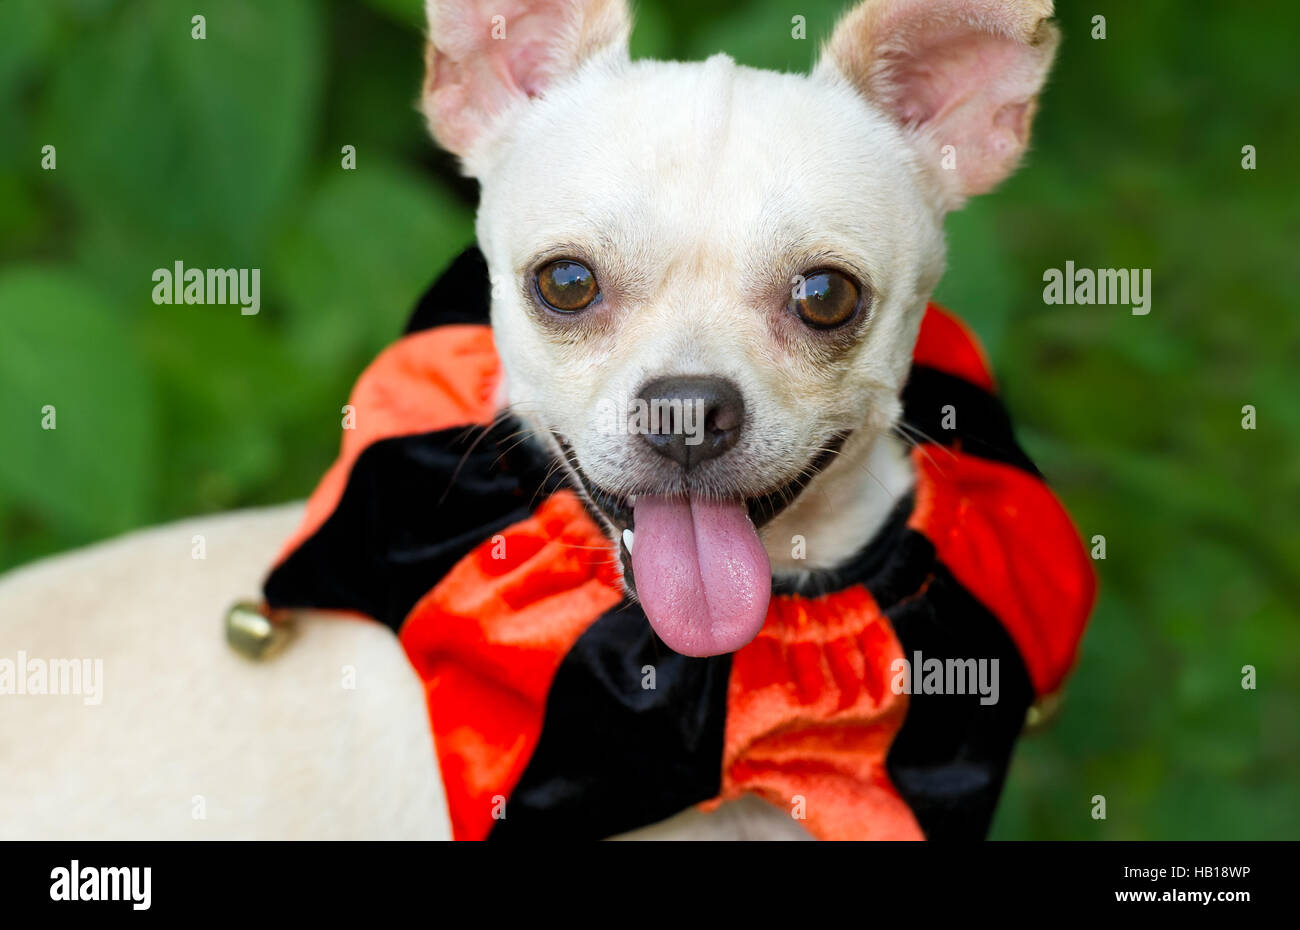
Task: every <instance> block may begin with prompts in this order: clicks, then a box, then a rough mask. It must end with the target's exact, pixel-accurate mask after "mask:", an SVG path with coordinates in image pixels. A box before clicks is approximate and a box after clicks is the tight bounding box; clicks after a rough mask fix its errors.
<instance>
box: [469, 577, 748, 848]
mask: <svg viewBox="0 0 1300 930" xmlns="http://www.w3.org/2000/svg"><path fill="white" fill-rule="evenodd" d="M648 669H653V674H654V685H655V687H654V688H647V687H645V686H644V682H645V679H646V676H647V673H648V671H647V670H648ZM730 675H731V656H730V655H722V656H713V657H711V658H707V659H696V658H688V657H686V656H682V655H678V654H677V653H675V652H673V651H672V650H671V649H669V648H668V647H666V646H665V645H664V644H663V643H662V642H660V640H659V638H658V637H657V636H655V634H654V631H653V630H651V628H650V622H649V621H648V620H647V619H646V616H645V614H644V613H643V612H642V611H641V608H640V607H639V606H638V605H636V604H631V603H628V602H626V601H625V602H623V603H622V604H621V605H619V606H618V607H617V608H615V609H614V610H611V611H609V612H608V613H606V614H605V615H604V616H602V617H601V618H600V619H599V620H597V621H596V622H595V623H594V624H592V625H591V626H590V627H589V628H588V629H587V630H586V632H584V633H583V634H582V636H580V637H579V638H578V641H577V642H576V643H575V644H574V646H573V648H572V649H571V650H569V652H568V654H567V655H565V657H564V659H563V661H562V662H561V663H560V668H559V670H558V672H557V673H556V675H555V680H554V682H553V683H552V685H551V690H550V692H549V694H548V696H547V701H546V716H545V720H544V722H543V724H542V735H541V739H540V741H539V742H538V744H537V749H536V750H535V751H534V752H533V755H532V758H531V759H530V760H529V762H528V767H527V768H526V769H525V770H524V773H523V776H522V777H521V778H520V780H519V784H518V785H517V787H516V788H515V790H514V791H513V792H512V793H511V795H510V799H509V800H508V801H507V802H506V816H505V818H504V819H502V820H500V821H498V822H497V824H496V826H494V827H493V829H492V832H491V834H490V835H489V839H517V838H521V837H527V836H543V835H544V836H548V837H558V838H566V839H601V838H604V837H608V836H611V835H613V834H615V833H620V832H622V831H625V830H631V829H633V828H634V827H640V826H645V825H646V824H651V823H656V822H658V821H660V820H664V819H666V818H668V817H671V816H672V815H673V814H676V813H678V812H680V811H682V810H684V809H685V808H687V807H690V806H691V805H693V804H697V803H699V802H701V801H707V800H709V799H710V798H713V797H716V796H717V794H718V792H719V790H720V789H721V783H722V740H723V735H724V731H725V728H726V712H727V683H728V679H729V678H730Z"/></svg>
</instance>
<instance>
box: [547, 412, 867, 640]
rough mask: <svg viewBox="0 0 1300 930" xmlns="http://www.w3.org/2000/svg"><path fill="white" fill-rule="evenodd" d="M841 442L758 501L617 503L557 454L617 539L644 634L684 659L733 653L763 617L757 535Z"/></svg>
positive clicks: (692, 497)
mask: <svg viewBox="0 0 1300 930" xmlns="http://www.w3.org/2000/svg"><path fill="white" fill-rule="evenodd" d="M848 436H849V433H848V432H844V433H838V434H836V435H835V436H833V437H832V438H831V439H830V441H829V442H827V443H825V444H823V446H822V449H821V451H819V452H818V454H817V455H816V456H815V457H814V458H813V459H812V460H811V461H810V462H809V463H808V464H807V465H806V466H805V467H804V468H803V469H802V470H801V471H800V472H799V474H798V476H797V477H795V478H794V479H792V480H790V481H787V482H784V483H783V484H781V485H780V486H778V487H774V488H772V489H771V490H768V491H765V492H763V493H761V494H758V495H755V496H737V497H732V498H727V497H717V496H712V495H705V494H701V493H695V492H693V491H688V492H687V493H685V494H676V495H664V494H636V495H626V496H625V495H619V494H614V493H612V492H610V491H608V490H606V489H605V488H603V487H601V486H600V485H598V484H596V482H594V481H592V480H591V478H590V477H588V475H587V473H586V472H585V471H583V469H582V466H581V464H580V463H579V462H578V457H577V455H576V454H575V453H574V451H573V447H572V446H570V445H569V443H568V442H566V441H565V440H564V439H563V438H562V437H558V436H557V441H558V442H559V445H560V450H561V452H562V454H563V455H564V458H565V461H566V463H567V464H568V466H569V469H570V471H571V472H572V473H573V474H574V475H575V476H576V477H577V479H578V481H579V482H580V483H581V484H582V489H583V491H584V492H586V496H587V500H588V502H589V504H590V506H591V507H592V508H593V509H594V510H596V511H597V513H598V514H599V516H601V517H603V518H604V519H605V520H606V522H608V523H609V524H610V525H611V526H612V527H613V528H614V531H615V535H616V537H617V538H618V543H617V545H618V549H619V555H620V557H621V559H622V564H623V577H624V580H625V582H626V584H627V587H628V589H629V591H631V592H632V593H633V594H635V595H636V596H637V598H638V599H639V600H640V602H641V606H642V608H643V609H644V610H645V613H646V617H647V618H649V620H650V625H651V626H652V627H654V630H655V632H656V633H658V634H659V638H660V639H662V640H663V641H664V643H665V644H667V645H668V646H669V647H670V648H671V649H673V650H675V651H676V652H679V653H681V654H683V655H690V656H710V655H719V654H721V653H726V652H735V651H736V650H737V649H739V648H740V647H742V646H744V645H745V644H746V643H748V642H749V641H750V640H752V639H753V638H754V637H755V636H756V635H758V631H759V629H761V628H762V626H763V620H764V619H765V618H766V616H767V606H768V601H769V600H770V598H771V594H772V570H771V565H770V564H769V562H768V558H767V551H766V550H765V549H764V548H763V544H762V542H761V541H760V540H759V538H758V528H759V527H761V526H762V525H763V524H765V523H767V522H769V521H770V520H772V519H773V518H774V517H775V516H776V515H777V514H779V513H780V512H781V511H783V510H784V509H785V508H786V507H788V506H789V505H790V504H791V503H793V502H794V500H795V499H796V498H797V497H798V496H799V495H800V494H801V493H802V492H803V490H804V489H805V488H806V487H807V486H808V484H809V483H810V482H811V481H812V480H813V478H815V477H816V476H817V475H818V474H819V473H820V472H821V471H822V470H823V469H824V468H825V467H826V466H827V465H829V464H830V462H831V461H832V459H834V457H835V456H836V455H837V454H839V451H840V449H842V448H843V446H844V442H845V440H846V439H847V438H848Z"/></svg>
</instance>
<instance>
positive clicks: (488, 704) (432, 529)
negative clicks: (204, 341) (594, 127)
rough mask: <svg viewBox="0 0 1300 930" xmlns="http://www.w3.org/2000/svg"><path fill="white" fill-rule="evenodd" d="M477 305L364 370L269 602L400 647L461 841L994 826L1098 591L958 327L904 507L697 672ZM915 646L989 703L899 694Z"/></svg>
mask: <svg viewBox="0 0 1300 930" xmlns="http://www.w3.org/2000/svg"><path fill="white" fill-rule="evenodd" d="M487 300H488V288H487V269H486V264H485V262H484V261H483V258H482V256H481V254H479V253H478V251H477V250H476V249H470V250H468V251H467V252H466V253H465V254H463V255H462V256H461V257H460V258H458V259H457V260H456V261H455V262H454V263H453V264H452V266H451V267H450V268H449V269H448V271H447V272H446V273H445V274H444V276H443V277H442V278H441V279H440V280H439V281H438V282H437V283H436V284H435V285H434V287H433V288H431V289H430V291H429V292H428V294H426V295H425V297H424V298H423V299H422V300H421V301H420V304H419V306H418V307H417V309H416V312H415V314H414V315H413V317H412V320H411V323H410V324H409V325H408V327H407V331H406V334H405V335H404V336H403V337H402V339H401V340H399V341H398V342H397V343H395V344H394V345H393V346H391V347H390V348H389V349H387V350H385V352H384V353H382V354H381V355H380V356H379V358H377V359H376V360H375V362H374V363H373V364H372V365H371V366H370V367H369V368H368V369H367V370H366V372H365V373H363V375H362V376H361V378H360V380H359V381H358V383H357V386H356V388H355V390H354V393H353V396H352V398H351V400H350V403H351V404H352V406H353V408H354V410H355V413H356V422H355V428H354V429H351V430H346V431H345V432H344V437H343V444H342V450H341V454H340V457H339V460H338V461H337V462H336V463H335V464H334V466H333V467H332V468H331V469H330V471H329V472H328V473H327V474H326V476H325V478H324V479H323V480H322V481H321V483H320V485H319V486H318V488H317V490H316V492H315V493H314V494H313V495H312V498H311V500H310V501H309V503H308V507H307V511H306V515H305V517H304V522H303V525H302V526H301V527H300V528H299V530H298V532H297V533H296V534H295V535H294V537H293V538H292V539H290V540H289V542H288V543H287V544H286V546H285V548H284V550H283V552H282V553H281V556H280V558H279V559H278V560H277V564H276V566H275V568H274V569H273V571H272V572H271V574H270V576H269V578H268V579H267V582H266V586H265V594H266V599H267V602H268V604H269V605H270V606H272V607H276V608H281V607H315V608H321V609H332V610H339V611H346V612H350V613H360V614H363V615H365V616H368V617H373V618H374V619H376V620H379V621H380V622H383V623H385V624H387V625H388V626H390V627H391V628H393V629H394V630H395V631H397V632H398V634H399V636H400V637H401V641H402V643H403V646H404V647H405V648H406V650H407V653H408V655H409V657H410V658H411V661H412V664H413V666H414V668H415V670H416V672H417V673H418V674H419V675H420V676H421V678H422V679H423V680H424V681H425V683H426V687H427V691H428V695H429V712H430V721H431V724H432V726H433V730H434V737H435V743H436V745H437V750H438V755H439V761H440V764H441V770H442V775H443V780H444V787H445V790H446V794H447V798H448V803H449V806H450V809H451V816H452V822H453V825H454V829H455V831H456V835H457V836H461V837H485V836H488V835H491V836H494V837H503V836H510V835H517V834H524V833H528V832H532V831H537V830H547V831H552V832H555V831H558V832H561V833H568V834H577V835H590V836H604V835H609V834H612V833H616V832H618V831H620V830H624V829H630V828H632V827H635V826H640V825H642V824H645V823H650V822H654V821H655V820H659V819H663V818H664V817H667V816H670V815H671V814H673V813H676V812H678V811H680V810H682V809H684V808H685V807H688V806H690V805H692V804H700V803H705V804H707V803H717V802H718V801H720V800H722V799H726V798H730V797H736V796H739V795H740V794H744V793H755V794H758V795H760V796H762V797H765V798H767V799H768V800H770V801H772V802H773V803H776V804H779V805H781V806H783V807H788V806H789V805H790V804H791V803H793V801H792V800H791V799H792V798H795V797H801V798H804V799H805V802H806V803H807V804H808V806H809V808H810V809H809V810H807V811H805V812H804V816H805V819H806V821H807V825H808V826H809V827H810V829H812V830H813V831H814V832H815V833H817V834H818V835H822V836H855V837H863V836H892V837H906V836H921V835H948V834H953V833H963V832H966V833H970V832H974V833H979V832H982V831H983V830H984V829H985V828H986V827H987V823H988V818H989V817H991V814H992V809H993V805H994V803H995V802H996V798H997V794H998V791H999V790H1000V786H1001V779H1002V774H1003V772H1004V771H1005V766H1006V761H1007V758H1008V757H1009V753H1010V748H1011V745H1012V743H1013V742H1014V739H1015V736H1016V734H1017V733H1018V732H1019V727H1020V724H1021V722H1022V721H1023V717H1024V711H1025V708H1026V707H1027V706H1028V704H1029V703H1030V701H1031V700H1032V699H1033V698H1034V696H1035V694H1040V695H1041V694H1047V693H1049V692H1052V691H1054V690H1056V688H1057V687H1058V686H1059V684H1060V682H1061V680H1062V679H1063V677H1064V675H1065V673H1066V672H1067V670H1068V669H1069V667H1070V665H1071V664H1072V662H1073V657H1074V654H1075V649H1076V646H1077V642H1078V639H1079V636H1080V635H1081V632H1082V627H1083V623H1084V621H1085V620H1086V617H1087V614H1088V611H1089V609H1090V607H1091V603H1092V598H1093V578H1092V573H1091V569H1090V566H1089V564H1088V562H1087V559H1086V555H1085V554H1084V553H1083V551H1082V547H1081V546H1080V545H1079V542H1078V539H1077V536H1076V535H1075V533H1074V530H1073V527H1072V526H1071V525H1070V523H1069V519H1068V517H1067V516H1066V515H1065V513H1064V511H1063V510H1062V508H1061V507H1060V505H1059V503H1057V501H1056V500H1055V498H1054V497H1053V496H1052V495H1051V492H1050V491H1049V490H1048V489H1047V487H1046V485H1045V484H1044V483H1043V481H1042V478H1041V475H1040V474H1039V473H1038V471H1037V469H1036V468H1035V467H1034V466H1033V464H1032V463H1031V462H1030V461H1029V459H1028V457H1027V456H1026V455H1025V453H1024V452H1023V450H1021V449H1020V447H1019V446H1018V445H1017V444H1016V442H1015V439H1014V436H1013V435H1012V432H1011V426H1010V421H1009V419H1008V417H1007V414H1006V411H1005V409H1004V408H1003V407H1002V405H1001V403H1000V402H999V401H998V399H997V396H996V394H995V393H994V386H993V379H992V376H991V374H990V373H989V369H988V367H987V364H986V362H985V360H984V356H983V353H982V352H981V350H980V349H979V347H978V345H977V344H976V343H975V341H974V339H973V338H972V337H971V336H970V334H969V333H968V331H967V330H966V329H965V327H964V326H963V325H962V324H961V323H960V322H959V321H957V320H956V318H954V317H952V316H950V315H949V314H947V313H946V312H945V311H943V310H941V309H940V308H938V307H936V306H934V305H931V306H930V308H928V310H927V311H926V316H925V320H924V322H923V325H922V328H921V335H920V338H919V340H918V345H917V349H916V352H915V354H914V366H913V369H912V373H911V376H910V378H909V381H908V383H907V387H906V389H905V390H904V393H903V406H904V414H903V416H904V421H905V422H906V423H907V424H908V428H909V430H910V431H912V432H914V433H915V434H916V435H920V436H925V437H931V438H929V439H928V441H926V442H923V443H921V444H920V445H918V446H917V448H916V449H915V451H914V452H913V464H914V466H915V469H916V473H917V483H916V488H915V491H914V492H913V493H912V494H910V495H908V496H907V497H906V498H904V499H903V500H900V501H899V502H898V504H897V506H896V508H895V510H894V512H893V514H892V516H891V518H890V519H889V520H888V521H887V522H886V524H885V526H884V527H883V528H881V529H880V530H879V531H878V532H877V533H876V534H875V536H874V537H873V538H872V539H871V540H869V541H868V542H867V544H866V545H865V546H864V547H863V548H862V549H861V550H860V551H859V553H857V555H855V556H854V557H853V558H851V559H849V560H848V561H847V562H846V563H845V564H844V565H842V566H840V567H839V568H837V569H835V570H834V571H825V572H817V573H814V575H813V576H812V579H811V580H810V581H809V582H808V583H807V584H806V585H801V587H800V591H799V592H795V591H794V590H792V589H791V588H790V586H789V585H788V584H785V583H777V584H775V585H774V594H773V599H772V606H771V608H770V610H769V614H768V619H767V622H766V623H765V626H764V628H763V630H762V632H760V634H759V636H758V638H757V639H755V641H754V642H752V643H751V644H750V645H749V646H746V647H745V648H744V649H742V650H740V651H739V652H738V653H736V654H734V655H729V656H715V657H711V658H707V659H689V658H685V657H682V656H678V655H676V654H674V653H672V652H671V651H670V650H668V649H667V648H666V647H664V646H663V644H662V643H661V642H659V641H658V639H657V638H656V637H655V636H654V634H653V631H652V630H651V629H650V627H649V624H648V622H647V621H646V620H645V617H644V614H642V613H641V611H640V609H639V607H638V606H637V605H636V604H635V603H634V602H631V601H629V600H628V599H627V598H626V597H625V596H624V593H623V590H622V586H621V583H620V580H619V578H618V575H617V571H616V570H615V568H614V565H613V562H614V559H613V549H612V546H611V544H610V543H609V541H608V540H607V539H606V537H605V536H604V534H603V532H602V531H601V530H600V528H599V527H598V525H597V524H596V523H595V522H594V521H593V520H592V518H591V516H590V514H589V513H588V512H587V511H586V509H585V507H584V504H583V502H582V500H581V497H580V495H579V494H578V493H577V491H576V489H574V488H571V487H569V486H568V485H567V483H566V482H567V478H566V477H565V476H564V475H563V474H562V473H561V472H560V470H558V469H556V468H554V467H553V463H551V462H549V461H547V460H546V458H545V457H544V456H543V455H542V454H541V453H539V452H538V451H536V450H535V449H534V448H533V447H532V446H531V444H529V443H522V442H520V441H519V436H518V430H519V427H518V424H517V423H515V422H514V421H513V420H512V418H510V417H509V416H503V415H501V414H500V412H499V411H497V410H496V409H495V408H494V399H495V396H496V392H495V387H496V385H497V383H498V380H499V378H500V362H499V359H498V358H497V356H496V353H495V349H494V347H493V344H492V337H491V331H490V329H489V328H488V325H487ZM949 408H952V409H955V410H957V411H959V416H958V417H957V423H958V427H957V428H955V429H947V428H946V427H947V426H949V425H951V424H949V423H947V422H945V411H946V410H947V409H949ZM914 654H916V655H920V656H923V657H924V658H925V659H935V660H939V661H944V660H952V661H964V660H966V659H971V660H975V661H985V662H990V661H993V660H996V661H997V663H998V665H999V669H1000V675H1001V686H1000V695H999V701H998V703H997V704H995V705H981V704H980V703H979V701H978V699H977V698H976V699H974V700H970V699H968V698H970V697H971V696H969V695H967V696H953V695H930V694H912V695H909V694H906V693H898V691H897V689H896V688H893V687H890V683H891V682H892V681H893V680H894V678H895V674H894V665H895V664H896V663H897V661H898V660H900V659H903V658H905V657H910V656H913V655H914ZM909 661H911V660H910V658H909ZM909 708H910V709H909ZM792 766H793V768H792ZM498 806H500V807H501V810H498V809H497V807H498ZM503 812H504V814H503Z"/></svg>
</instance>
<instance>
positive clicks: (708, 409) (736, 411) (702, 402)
mask: <svg viewBox="0 0 1300 930" xmlns="http://www.w3.org/2000/svg"><path fill="white" fill-rule="evenodd" d="M637 400H638V401H640V402H641V403H640V404H639V405H638V408H639V409H638V411H637V412H638V414H639V415H640V416H641V419H642V426H643V428H642V429H641V430H640V433H641V435H642V436H643V437H644V438H645V441H646V442H648V443H649V444H650V448H652V449H654V450H655V451H656V452H658V453H659V454H660V455H662V456H665V457H667V458H670V459H672V460H673V461H674V462H676V463H677V464H679V465H681V466H682V468H692V467H694V466H696V465H698V464H699V463H700V462H706V461H708V460H709V459H713V458H717V457H718V456H719V455H721V454H722V453H724V452H726V451H727V450H728V449H730V448H731V447H732V446H734V445H735V444H736V440H738V439H739V438H740V429H741V427H742V426H743V425H744V423H745V401H744V399H743V398H741V396H740V391H739V390H738V389H737V388H736V386H735V385H734V384H732V383H731V382H730V381H727V380H725V379H723V378H710V377H703V376H674V377H667V378H656V379H655V380H653V381H650V382H647V383H646V385H645V386H644V387H642V388H641V394H640V395H639V396H638V398H637Z"/></svg>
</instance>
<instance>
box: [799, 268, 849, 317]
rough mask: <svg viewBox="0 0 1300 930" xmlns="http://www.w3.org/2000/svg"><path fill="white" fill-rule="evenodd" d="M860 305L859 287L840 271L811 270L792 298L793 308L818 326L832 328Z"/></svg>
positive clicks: (800, 315) (800, 282)
mask: <svg viewBox="0 0 1300 930" xmlns="http://www.w3.org/2000/svg"><path fill="white" fill-rule="evenodd" d="M857 308H858V286H857V285H856V284H854V283H853V282H852V281H851V280H849V279H848V278H847V277H845V276H844V275H842V274H840V273H839V272H838V271H831V270H829V269H826V270H821V271H810V272H808V274H806V275H804V276H803V280H801V281H799V282H798V283H797V284H796V286H795V288H794V292H793V293H792V295H791V298H790V309H791V310H793V311H794V312H795V313H796V314H798V316H799V319H801V320H803V321H804V322H805V323H807V324H808V325H809V326H811V327H813V328H815V329H833V328H835V327H836V326H842V325H844V324H845V323H847V322H848V321H849V319H850V318H851V317H852V316H853V313H854V311H855V310H857Z"/></svg>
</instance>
